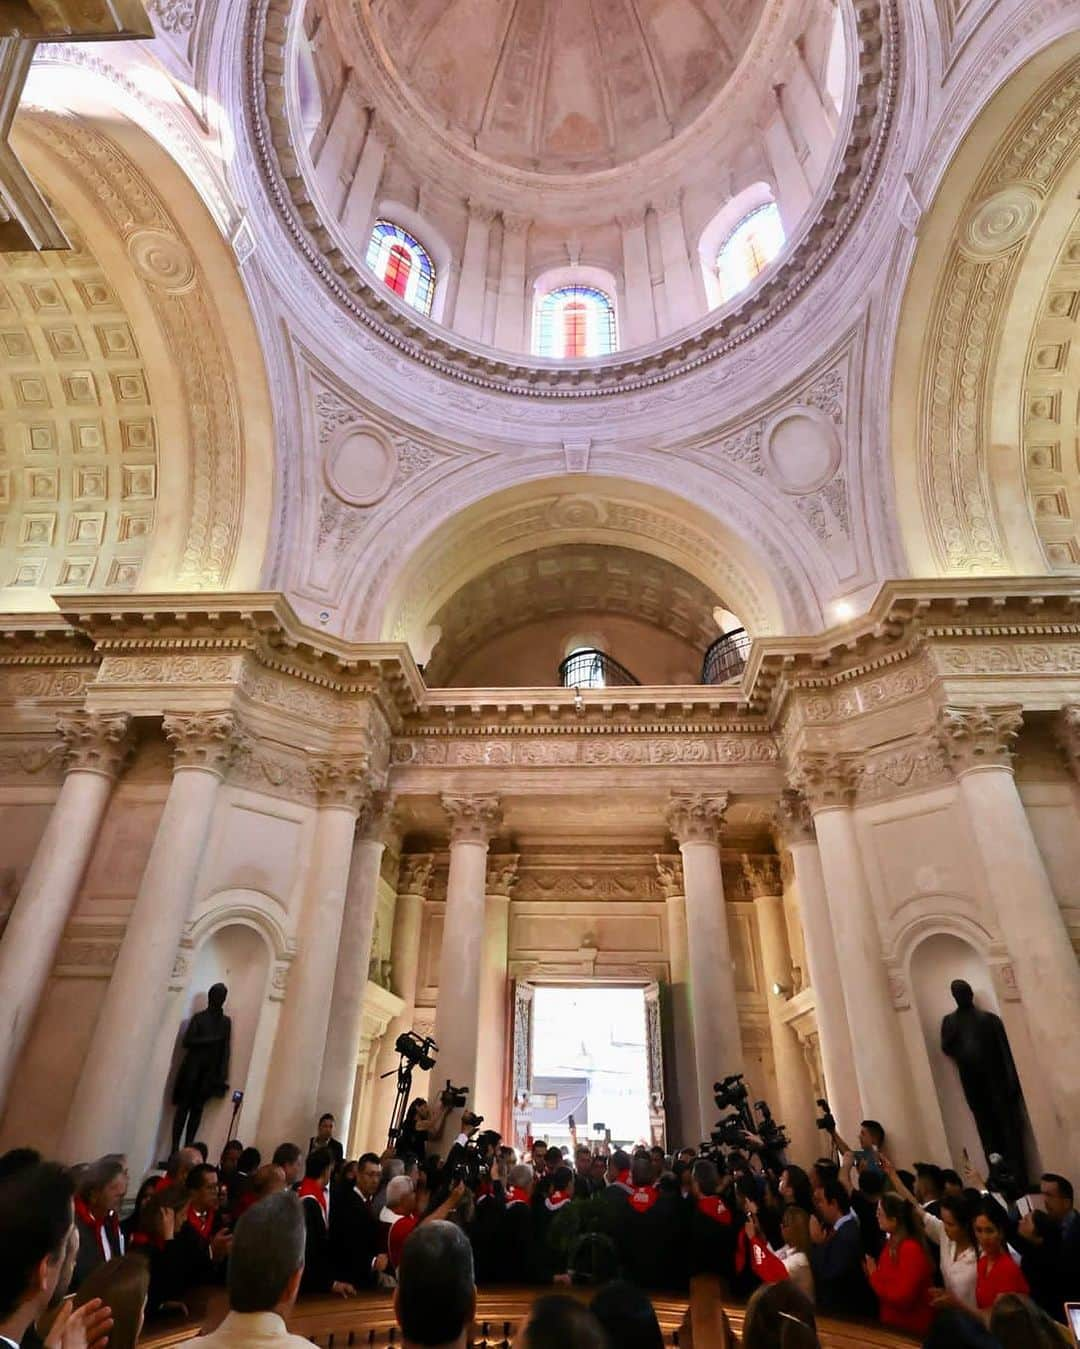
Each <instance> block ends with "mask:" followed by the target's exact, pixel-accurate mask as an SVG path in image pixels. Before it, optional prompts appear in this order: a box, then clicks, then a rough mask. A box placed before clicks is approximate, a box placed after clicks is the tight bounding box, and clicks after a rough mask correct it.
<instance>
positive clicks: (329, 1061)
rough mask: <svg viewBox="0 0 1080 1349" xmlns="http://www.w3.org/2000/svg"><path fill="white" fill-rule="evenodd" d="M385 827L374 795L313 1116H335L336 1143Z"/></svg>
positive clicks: (347, 1091)
mask: <svg viewBox="0 0 1080 1349" xmlns="http://www.w3.org/2000/svg"><path fill="white" fill-rule="evenodd" d="M386 827H387V821H386V802H385V800H384V799H381V798H379V797H375V796H372V797H369V798H368V799H366V800H364V801H363V802H362V803H361V809H360V814H359V817H358V819H357V822H356V832H355V834H354V837H353V846H352V861H351V863H350V865H349V884H348V889H347V891H346V894H345V912H344V914H343V915H342V920H341V937H340V940H339V942H338V948H337V966H336V968H335V971H334V994H333V998H332V1000H331V1003H330V1019H329V1023H328V1026H327V1033H326V1052H325V1053H324V1055H323V1065H322V1076H321V1077H320V1079H319V1091H318V1113H319V1114H320V1115H321V1114H322V1113H323V1112H324V1111H327V1110H328V1111H329V1112H330V1113H331V1114H332V1115H333V1116H334V1118H335V1120H336V1121H337V1134H336V1137H338V1138H341V1139H347V1138H348V1137H349V1129H350V1127H351V1123H352V1108H353V1099H354V1096H355V1088H356V1070H357V1064H358V1062H359V1059H360V1045H361V1040H362V1039H363V1022H364V995H365V993H366V991H367V982H368V968H369V966H370V964H371V938H372V933H373V932H374V929H375V910H376V908H377V906H378V902H379V874H380V872H381V870H382V859H383V851H384V849H385V847H386V840H385V836H384V835H385V830H386Z"/></svg>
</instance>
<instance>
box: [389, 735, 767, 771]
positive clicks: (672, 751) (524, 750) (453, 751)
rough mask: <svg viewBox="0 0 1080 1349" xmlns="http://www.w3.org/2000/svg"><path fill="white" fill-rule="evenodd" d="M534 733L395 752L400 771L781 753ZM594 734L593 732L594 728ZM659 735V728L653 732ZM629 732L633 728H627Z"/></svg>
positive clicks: (427, 739)
mask: <svg viewBox="0 0 1080 1349" xmlns="http://www.w3.org/2000/svg"><path fill="white" fill-rule="evenodd" d="M553 729H554V730H555V731H556V732H557V734H551V733H549V732H548V728H546V727H545V728H543V730H542V731H541V730H537V731H536V732H535V733H530V732H529V730H528V729H527V728H518V727H515V728H514V731H513V734H511V733H510V728H507V731H506V733H504V734H502V735H500V734H497V733H496V734H494V735H490V734H489V735H487V736H468V737H464V736H460V737H459V736H453V737H448V736H446V735H436V734H425V735H423V736H402V737H398V738H397V739H395V740H394V742H393V745H392V747H391V762H392V763H393V764H394V765H395V766H396V767H404V766H406V765H410V766H424V767H466V766H468V767H488V768H505V767H508V766H510V765H520V766H522V767H529V768H536V767H564V766H568V765H572V764H582V765H592V766H615V767H620V766H623V765H629V764H732V765H741V764H746V765H754V764H766V765H767V764H775V763H777V762H778V761H779V751H778V749H777V746H776V741H775V739H774V738H773V737H772V736H771V735H768V734H748V735H726V736H725V735H721V736H717V735H710V734H708V733H702V734H701V735H680V734H678V733H674V734H664V735H650V734H648V733H645V734H642V733H640V732H639V733H637V734H622V735H620V734H618V728H612V729H613V731H614V732H615V733H614V734H609V735H593V734H589V733H585V734H583V733H582V730H581V728H580V727H575V726H563V727H555V728H553ZM590 729H591V728H590ZM649 729H652V730H656V731H658V730H660V728H659V727H653V728H649ZM626 731H627V732H629V731H630V728H629V727H627V728H626Z"/></svg>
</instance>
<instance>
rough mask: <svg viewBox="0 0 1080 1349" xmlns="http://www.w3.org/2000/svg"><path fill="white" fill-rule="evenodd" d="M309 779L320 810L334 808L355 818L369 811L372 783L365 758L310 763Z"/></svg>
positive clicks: (353, 756) (369, 768) (359, 755)
mask: <svg viewBox="0 0 1080 1349" xmlns="http://www.w3.org/2000/svg"><path fill="white" fill-rule="evenodd" d="M308 775H309V776H310V778H311V785H312V787H313V788H314V790H315V795H316V797H317V798H318V802H319V805H320V806H336V807H338V808H340V809H342V810H349V811H352V812H353V814H355V815H357V816H359V815H360V813H361V812H364V813H365V814H366V813H367V812H368V810H370V808H371V806H372V804H373V795H374V791H373V789H374V781H373V779H372V774H371V760H370V759H369V757H368V756H367V755H366V754H357V755H348V756H343V757H340V758H339V757H337V756H336V755H335V756H331V757H327V758H325V759H321V758H320V759H312V760H311V761H310V762H309V764H308Z"/></svg>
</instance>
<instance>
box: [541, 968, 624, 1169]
mask: <svg viewBox="0 0 1080 1349" xmlns="http://www.w3.org/2000/svg"><path fill="white" fill-rule="evenodd" d="M571 1115H572V1116H573V1117H574V1121H575V1123H576V1125H577V1136H578V1141H579V1142H582V1143H584V1142H592V1141H595V1140H597V1139H602V1138H603V1137H604V1136H605V1131H606V1130H610V1133H611V1141H612V1145H613V1146H615V1145H619V1144H622V1145H623V1146H627V1145H633V1144H636V1143H639V1142H640V1143H646V1144H648V1142H649V1141H650V1120H649V1061H648V1050H647V1023H646V1007H645V989H644V988H605V987H591V988H576V987H566V986H545V985H540V986H538V987H536V989H535V991H534V994H533V1005H532V1078H531V1082H530V1092H529V1121H530V1126H531V1133H532V1135H533V1137H535V1138H544V1139H546V1140H547V1141H548V1142H549V1143H561V1144H563V1145H568V1144H569V1143H570V1123H569V1119H570V1116H571Z"/></svg>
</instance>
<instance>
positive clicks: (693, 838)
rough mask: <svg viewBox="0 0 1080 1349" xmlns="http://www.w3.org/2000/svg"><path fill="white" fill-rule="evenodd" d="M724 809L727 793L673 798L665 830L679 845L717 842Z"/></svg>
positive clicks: (726, 804)
mask: <svg viewBox="0 0 1080 1349" xmlns="http://www.w3.org/2000/svg"><path fill="white" fill-rule="evenodd" d="M727 807H728V797H727V793H726V792H719V793H717V794H716V795H713V796H706V795H705V794H704V793H700V792H697V793H688V794H679V795H673V796H672V797H671V799H670V801H669V802H668V807H667V822H668V828H669V829H670V830H671V833H672V835H673V837H674V838H675V839H676V840H677V841H678V842H679V844H680V845H681V844H683V843H719V841H720V833H721V830H722V829H723V827H724V816H725V814H726V813H727Z"/></svg>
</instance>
